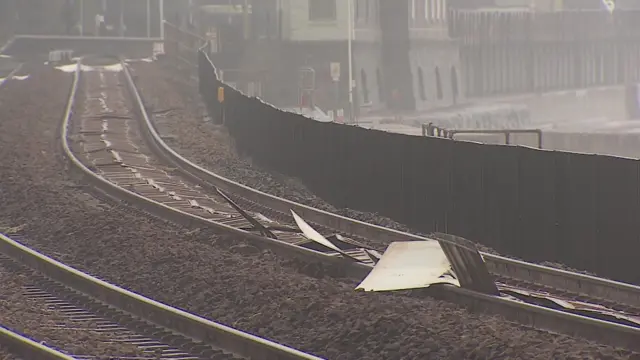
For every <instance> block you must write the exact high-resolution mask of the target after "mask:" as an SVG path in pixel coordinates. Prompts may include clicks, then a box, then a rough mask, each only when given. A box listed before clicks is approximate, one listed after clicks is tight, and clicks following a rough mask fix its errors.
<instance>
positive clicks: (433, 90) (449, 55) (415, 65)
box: [410, 42, 465, 111]
mask: <svg viewBox="0 0 640 360" xmlns="http://www.w3.org/2000/svg"><path fill="white" fill-rule="evenodd" d="M410 61H411V73H412V75H413V92H414V97H415V100H416V109H417V110H421V111H424V110H430V109H433V108H439V107H445V106H450V105H452V104H453V92H452V85H451V67H452V66H455V68H456V71H457V72H458V103H461V102H462V101H463V100H464V93H465V91H464V88H463V84H462V81H461V80H462V79H463V77H462V69H461V67H460V58H459V54H458V48H457V45H456V44H455V43H452V42H433V43H426V44H413V45H412V47H411V51H410ZM436 67H438V69H439V71H440V81H441V84H442V99H438V96H437V95H438V94H437V86H436V71H435V69H436ZM419 68H422V73H423V75H424V76H423V78H424V81H423V82H424V89H425V95H426V100H423V99H422V98H421V94H420V81H419V71H418V69H419Z"/></svg>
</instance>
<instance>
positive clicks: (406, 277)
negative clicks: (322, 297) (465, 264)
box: [356, 241, 459, 291]
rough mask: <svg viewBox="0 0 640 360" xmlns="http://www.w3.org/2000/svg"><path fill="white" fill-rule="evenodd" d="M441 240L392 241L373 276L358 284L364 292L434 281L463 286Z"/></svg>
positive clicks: (374, 269) (435, 282)
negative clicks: (451, 273)
mask: <svg viewBox="0 0 640 360" xmlns="http://www.w3.org/2000/svg"><path fill="white" fill-rule="evenodd" d="M450 269H451V264H450V263H449V260H447V257H446V255H445V254H444V251H442V248H441V247H440V244H439V243H438V242H437V241H397V242H393V243H391V245H389V247H388V248H387V251H385V253H384V255H382V258H381V259H380V261H379V262H378V263H377V264H376V266H375V267H374V268H373V270H372V271H371V272H370V273H369V275H368V276H367V277H366V278H365V279H364V280H363V281H362V282H361V283H360V285H358V287H356V290H364V291H391V290H403V289H418V288H425V287H429V286H430V285H432V284H441V283H448V284H453V285H456V286H459V284H458V281H457V280H456V279H454V278H452V277H450V276H443V275H444V274H445V273H447V272H448V271H449V270H450Z"/></svg>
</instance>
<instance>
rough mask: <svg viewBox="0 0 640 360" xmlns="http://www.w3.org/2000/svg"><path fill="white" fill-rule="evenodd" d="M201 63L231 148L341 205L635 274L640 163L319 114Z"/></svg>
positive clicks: (512, 250) (507, 248) (205, 87)
mask: <svg viewBox="0 0 640 360" xmlns="http://www.w3.org/2000/svg"><path fill="white" fill-rule="evenodd" d="M198 64H199V69H198V71H199V79H200V90H201V93H202V96H203V98H204V100H205V101H206V103H207V105H208V107H209V111H210V113H211V114H212V116H214V117H219V116H222V114H224V117H225V124H226V126H227V127H228V129H229V132H230V134H231V135H232V136H233V137H234V138H235V140H236V146H237V148H238V151H239V152H240V153H245V154H248V155H250V156H251V157H252V159H253V160H254V161H256V162H257V163H259V164H261V165H262V166H265V167H268V168H270V169H273V170H276V171H279V172H281V173H284V174H287V175H291V176H294V177H296V178H299V179H301V180H302V181H303V182H304V183H305V184H306V185H307V186H308V188H309V189H310V190H312V191H314V192H315V193H316V194H317V195H319V196H321V197H323V198H324V199H326V200H328V201H330V202H332V203H333V204H335V205H336V206H338V207H345V208H352V209H357V210H361V211H369V212H377V213H379V214H382V215H385V216H388V217H390V218H393V219H395V220H397V221H400V222H402V223H405V224H408V225H410V226H412V227H413V228H415V229H417V230H421V231H425V232H431V231H439V232H446V233H450V234H455V235H458V236H462V237H465V238H469V239H474V240H476V241H479V242H481V243H483V244H485V245H488V246H491V247H493V248H495V249H496V250H498V251H500V252H502V253H508V254H511V255H515V256H518V257H521V258H524V259H527V260H530V261H541V260H548V261H558V262H562V263H565V264H567V265H569V266H572V267H576V268H580V269H587V270H590V271H594V272H597V273H599V274H601V275H603V276H608V277H612V278H615V279H619V280H623V281H629V282H636V283H637V282H640V275H639V274H640V272H638V271H636V269H637V267H636V265H635V264H636V262H637V259H636V258H637V253H638V251H639V250H640V241H638V240H639V239H638V238H639V237H640V222H639V221H637V217H638V215H639V214H640V161H637V160H632V159H623V158H614V157H608V156H598V155H587V154H575V153H565V152H556V151H544V150H538V149H533V148H526V147H516V146H503V145H484V144H478V143H472V142H458V141H453V140H450V139H445V138H438V137H420V136H408V135H401V134H394V133H387V132H382V131H376V130H368V129H363V128H360V127H355V126H346V125H340V124H335V123H323V122H318V121H314V120H311V119H308V118H305V117H302V116H300V115H297V114H293V113H288V112H284V111H282V110H279V109H277V108H274V107H272V106H270V105H269V104H266V103H264V102H262V101H261V100H259V99H257V98H253V97H248V96H245V95H243V94H242V93H240V92H238V91H237V90H235V89H233V88H231V87H229V86H227V85H226V84H224V83H222V82H221V81H219V79H218V78H217V77H216V72H215V68H214V66H213V64H212V63H211V61H210V60H209V58H208V56H207V54H206V53H204V52H200V53H199V57H198ZM220 88H222V89H223V90H222V91H223V92H224V101H223V102H221V101H219V99H220V98H219V94H220V90H219V89H220ZM223 109H224V111H222V110H223Z"/></svg>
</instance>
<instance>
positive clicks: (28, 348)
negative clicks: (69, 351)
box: [0, 325, 74, 360]
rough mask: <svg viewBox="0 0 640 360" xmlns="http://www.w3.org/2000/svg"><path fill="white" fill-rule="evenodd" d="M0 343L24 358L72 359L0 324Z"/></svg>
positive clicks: (44, 359) (43, 359)
mask: <svg viewBox="0 0 640 360" xmlns="http://www.w3.org/2000/svg"><path fill="white" fill-rule="evenodd" d="M0 345H3V346H4V347H5V348H6V349H7V350H9V352H10V353H12V354H14V355H17V356H20V357H22V358H25V359H42V360H73V359H74V358H73V357H71V356H68V355H65V354H63V353H61V352H59V351H57V350H55V349H52V348H50V347H47V346H45V345H42V344H40V343H39V342H36V341H33V340H31V339H29V338H28V337H26V336H22V335H20V334H18V333H16V332H13V331H11V330H9V329H7V328H5V327H3V326H2V325H0Z"/></svg>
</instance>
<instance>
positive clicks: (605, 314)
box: [498, 284, 640, 327]
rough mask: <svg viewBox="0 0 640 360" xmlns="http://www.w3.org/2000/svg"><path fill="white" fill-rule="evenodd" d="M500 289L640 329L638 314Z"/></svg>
mask: <svg viewBox="0 0 640 360" xmlns="http://www.w3.org/2000/svg"><path fill="white" fill-rule="evenodd" d="M498 288H499V289H500V292H501V293H502V294H503V295H507V296H510V297H514V298H516V299H517V300H519V301H522V302H526V303H536V301H535V299H539V300H543V301H546V302H551V303H553V304H555V305H557V306H558V307H560V308H561V310H564V311H567V312H570V313H575V314H579V315H586V316H589V317H595V318H601V319H603V318H605V319H606V318H608V319H607V321H611V320H612V319H613V321H615V322H617V323H621V324H623V325H627V326H633V327H640V315H638V314H630V313H626V312H624V311H618V310H614V309H611V308H608V307H605V306H602V305H598V304H589V303H586V302H583V301H578V300H573V299H569V298H563V297H559V296H556V295H552V294H549V293H547V292H543V291H532V290H526V289H522V288H517V287H513V286H509V285H504V284H498Z"/></svg>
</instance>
